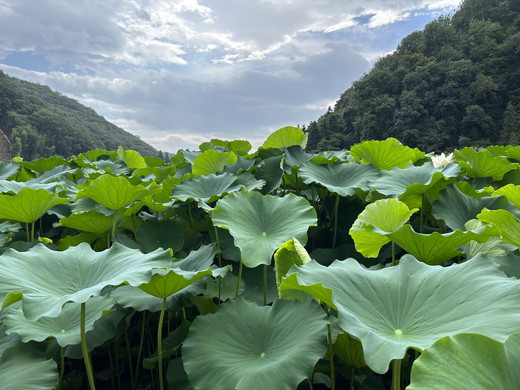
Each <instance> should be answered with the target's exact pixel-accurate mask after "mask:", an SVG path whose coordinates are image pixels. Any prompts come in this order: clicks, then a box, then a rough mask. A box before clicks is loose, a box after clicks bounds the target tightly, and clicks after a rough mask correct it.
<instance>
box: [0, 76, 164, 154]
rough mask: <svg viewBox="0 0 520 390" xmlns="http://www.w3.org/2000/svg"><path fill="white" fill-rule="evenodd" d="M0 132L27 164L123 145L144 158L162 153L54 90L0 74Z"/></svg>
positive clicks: (112, 148) (13, 150) (111, 148)
mask: <svg viewBox="0 0 520 390" xmlns="http://www.w3.org/2000/svg"><path fill="white" fill-rule="evenodd" d="M0 129H1V130H3V132H4V133H5V134H6V135H7V137H8V138H9V140H10V141H11V144H12V147H13V149H12V155H13V156H22V157H23V158H24V159H26V160H32V159H35V158H38V157H49V156H51V155H61V156H65V157H67V156H71V155H76V154H79V153H82V152H86V151H88V150H91V149H96V148H101V149H108V150H114V149H117V147H118V146H122V147H123V148H124V149H133V150H137V151H138V152H140V153H141V154H142V155H144V156H155V155H157V154H158V153H159V152H158V151H157V150H155V149H154V148H153V147H151V146H150V145H148V144H147V143H145V142H143V141H142V140H140V139H139V138H138V137H136V136H135V135H132V134H130V133H128V132H126V131H124V130H123V129H121V128H120V127H117V126H116V125H114V124H112V123H110V122H108V121H107V120H105V118H103V117H102V116H100V115H98V114H96V112H95V111H94V110H93V109H91V108H89V107H85V106H83V105H82V104H80V103H78V102H77V101H76V100H74V99H71V98H68V97H66V96H64V95H62V94H60V93H59V92H55V91H52V90H51V89H50V88H49V87H47V86H44V85H40V84H35V83H30V82H27V81H23V80H20V79H17V78H15V77H10V76H8V75H7V74H5V73H4V72H2V71H0Z"/></svg>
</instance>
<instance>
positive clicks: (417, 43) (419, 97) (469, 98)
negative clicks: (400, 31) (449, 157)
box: [306, 0, 520, 152]
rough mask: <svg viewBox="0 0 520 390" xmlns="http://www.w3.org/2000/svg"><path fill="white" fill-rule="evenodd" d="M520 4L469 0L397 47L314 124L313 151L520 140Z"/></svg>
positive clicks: (505, 0)
mask: <svg viewBox="0 0 520 390" xmlns="http://www.w3.org/2000/svg"><path fill="white" fill-rule="evenodd" d="M519 123H520V2H518V1H517V0H465V1H464V2H462V4H461V6H460V8H459V9H458V11H457V12H455V14H453V16H451V17H450V16H441V17H439V18H438V19H436V20H434V21H432V22H430V23H429V24H427V25H426V26H425V28H424V29H423V30H420V31H415V32H413V33H411V34H409V35H408V36H407V37H405V38H404V39H403V40H402V41H401V43H400V45H399V46H398V47H397V49H396V50H395V51H394V52H393V53H392V54H389V55H387V56H385V57H383V58H381V59H379V60H378V61H377V62H376V64H375V65H374V66H373V68H372V69H371V70H370V71H369V72H367V73H365V75H363V76H362V77H361V78H360V79H359V80H357V81H355V82H354V83H353V85H352V86H351V87H350V88H349V89H347V90H346V91H345V92H343V94H342V95H341V96H340V98H339V100H338V101H337V102H336V104H335V106H334V108H333V109H332V108H329V110H328V112H326V113H325V114H324V115H322V116H321V117H320V118H319V119H318V120H316V121H312V122H311V123H310V124H309V126H308V127H307V128H306V130H307V131H308V132H309V142H308V146H307V149H308V150H309V151H322V150H333V149H347V148H349V147H350V146H351V145H353V144H355V143H358V142H361V141H364V140H369V139H384V138H387V137H394V138H397V139H399V140H400V141H401V142H403V143H404V144H406V145H408V146H412V147H418V148H419V149H423V150H432V151H437V152H442V151H446V150H452V149H456V148H462V147H466V146H487V145H490V144H518V143H520V134H519V133H520V131H519Z"/></svg>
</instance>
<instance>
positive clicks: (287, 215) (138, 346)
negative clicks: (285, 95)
mask: <svg viewBox="0 0 520 390" xmlns="http://www.w3.org/2000/svg"><path fill="white" fill-rule="evenodd" d="M305 144H306V134H305V133H304V132H303V131H301V130H300V129H297V128H294V127H285V128H282V129H280V130H278V131H277V132H275V133H273V134H272V135H271V136H269V138H268V139H267V140H266V141H265V143H264V144H263V145H262V146H261V147H260V148H259V149H258V150H257V151H256V152H252V151H251V145H250V144H249V143H248V142H247V141H222V140H212V141H210V142H206V143H203V144H202V145H200V148H199V150H198V151H186V150H181V151H179V152H178V153H177V154H176V155H174V156H173V157H172V158H171V159H170V160H169V161H164V160H162V159H159V158H155V157H144V158H143V157H142V156H141V155H140V154H139V153H137V152H135V151H132V150H123V149H121V148H120V149H119V150H117V151H106V150H99V149H98V150H92V151H89V152H87V153H84V154H80V155H78V156H73V157H70V158H63V157H59V156H54V157H51V158H43V159H39V160H34V161H23V160H22V159H17V158H15V159H14V160H13V161H12V162H10V163H0V298H1V299H0V300H1V303H2V306H1V311H0V388H2V389H20V388H23V389H52V388H59V389H71V390H74V389H94V388H96V387H97V388H111V389H125V390H126V389H160V390H163V389H175V390H192V389H195V390H205V389H208V390H210V389H212V390H213V389H222V390H232V389H237V390H255V389H258V390H264V389H287V390H290V389H298V390H301V389H356V390H361V389H364V390H381V389H393V390H398V389H404V388H409V389H453V390H455V389H461V388H471V389H490V388H500V389H517V388H518V386H519V383H520V379H519V377H518V370H517V369H515V367H516V366H518V362H519V361H520V360H519V359H520V342H519V340H520V281H519V280H518V277H519V275H520V254H519V253H518V248H519V247H520V147H512V146H493V147H488V148H486V149H473V148H464V149H461V150H455V151H446V154H444V155H441V156H435V155H433V154H432V153H426V152H424V151H421V150H418V149H412V148H409V147H407V146H404V145H402V144H401V143H400V142H399V141H397V140H396V139H393V138H390V139H387V140H383V141H365V142H363V143H360V144H357V145H354V146H353V147H352V148H351V150H350V151H347V150H343V151H330V152H322V153H319V154H310V153H307V152H306V151H305ZM468 381H471V383H470V382H468ZM468 386H470V387H468Z"/></svg>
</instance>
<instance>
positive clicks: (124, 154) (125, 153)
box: [117, 146, 148, 169]
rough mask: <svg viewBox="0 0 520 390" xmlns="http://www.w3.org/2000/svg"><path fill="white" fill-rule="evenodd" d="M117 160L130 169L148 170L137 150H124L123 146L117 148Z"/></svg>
mask: <svg viewBox="0 0 520 390" xmlns="http://www.w3.org/2000/svg"><path fill="white" fill-rule="evenodd" d="M117 159H118V160H121V161H123V162H124V163H125V164H126V166H127V167H128V168H130V169H136V168H146V167H147V166H148V165H146V161H144V158H143V156H141V155H140V154H139V152H137V151H135V150H123V148H122V147H121V146H120V147H119V148H117Z"/></svg>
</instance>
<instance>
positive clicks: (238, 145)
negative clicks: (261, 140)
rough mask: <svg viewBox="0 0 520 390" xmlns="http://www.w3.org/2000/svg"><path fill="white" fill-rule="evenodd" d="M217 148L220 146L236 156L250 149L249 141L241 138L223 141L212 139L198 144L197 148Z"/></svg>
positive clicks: (242, 154)
mask: <svg viewBox="0 0 520 390" xmlns="http://www.w3.org/2000/svg"><path fill="white" fill-rule="evenodd" d="M217 148H222V149H223V150H224V151H226V152H234V153H235V154H236V155H238V156H244V155H246V154H247V153H248V152H249V151H250V150H251V143H250V142H249V141H243V140H234V141H224V140H220V139H212V140H211V141H209V142H203V143H202V144H200V145H199V149H200V150H201V151H203V152H205V151H206V150H210V149H212V150H218V149H217Z"/></svg>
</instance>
